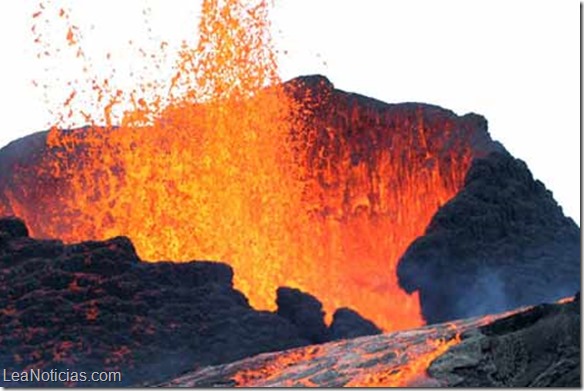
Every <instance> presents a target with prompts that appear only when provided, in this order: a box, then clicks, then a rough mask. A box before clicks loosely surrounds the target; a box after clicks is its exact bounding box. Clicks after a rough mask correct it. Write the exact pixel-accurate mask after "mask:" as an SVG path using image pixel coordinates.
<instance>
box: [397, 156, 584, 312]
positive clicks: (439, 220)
mask: <svg viewBox="0 0 584 391" xmlns="http://www.w3.org/2000/svg"><path fill="white" fill-rule="evenodd" d="M580 262H581V258H580V229H579V227H578V226H577V225H576V224H575V223H574V221H573V220H572V219H570V218H567V217H565V216H564V214H563V212H562V209H561V207H559V206H558V204H557V203H556V201H555V200H554V199H553V197H552V194H551V192H550V191H548V190H547V189H546V188H545V186H544V185H543V183H541V182H540V181H538V180H534V178H533V176H532V175H531V173H530V171H529V169H528V168H527V166H526V165H525V163H524V162H522V161H521V160H518V159H515V158H513V157H512V156H511V155H509V154H508V153H502V152H494V153H492V154H490V155H489V156H487V157H485V158H481V159H477V160H475V161H474V163H473V165H472V166H471V168H470V170H469V172H468V174H467V177H466V180H465V184H464V187H463V188H462V190H461V191H460V192H459V193H458V194H457V195H456V196H455V197H454V198H453V199H452V200H451V201H450V202H448V203H447V204H446V205H444V206H443V207H442V208H441V209H440V210H439V211H438V212H437V213H436V215H435V216H434V217H433V218H432V221H431V222H430V224H429V226H428V228H427V229H426V232H425V234H424V235H423V236H421V237H419V238H418V239H416V240H415V241H414V242H413V243H412V244H411V246H410V247H409V248H408V250H407V251H406V253H405V254H404V256H403V258H402V259H401V260H400V263H399V266H398V276H399V281H400V284H401V285H402V286H403V287H404V288H405V289H406V290H407V291H414V290H418V291H419V292H420V301H421V305H422V311H423V314H424V318H425V319H426V320H427V321H428V322H430V323H435V322H442V321H446V320H451V319H460V318H465V317H469V316H475V315H482V314H486V313H493V312H500V311H505V310H510V309H513V308H518V307H521V306H525V305H533V304H537V303H541V302H546V301H553V300H557V299H559V298H561V297H564V296H567V295H569V294H571V293H573V292H575V291H578V290H580ZM445 303H448V305H445Z"/></svg>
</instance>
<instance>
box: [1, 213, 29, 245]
mask: <svg viewBox="0 0 584 391" xmlns="http://www.w3.org/2000/svg"><path fill="white" fill-rule="evenodd" d="M27 236H28V228H26V225H25V224H24V222H23V221H22V220H21V219H19V218H17V217H5V218H3V219H1V220H0V240H4V241H6V242H7V241H8V240H9V239H14V238H24V237H27Z"/></svg>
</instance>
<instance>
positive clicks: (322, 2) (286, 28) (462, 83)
mask: <svg viewBox="0 0 584 391" xmlns="http://www.w3.org/2000/svg"><path fill="white" fill-rule="evenodd" d="M62 2H63V3H64V4H65V5H70V8H71V19H72V22H73V23H74V24H76V25H78V26H79V27H80V28H81V29H82V30H83V34H84V37H85V41H84V42H85V43H84V44H83V45H82V47H83V48H84V49H85V50H86V51H87V52H88V53H90V54H91V55H92V56H93V57H92V58H93V60H92V61H93V70H94V71H96V72H102V71H103V70H104V69H107V67H102V66H100V61H101V60H100V58H101V59H103V58H104V57H105V53H106V52H111V53H112V59H113V61H114V62H115V64H116V67H117V69H116V70H117V71H118V72H117V74H118V78H117V79H116V80H117V82H118V83H119V86H121V87H129V86H132V84H133V83H134V79H133V78H130V77H128V74H129V72H130V71H131V70H132V69H134V70H135V72H136V73H137V74H140V72H142V74H145V75H149V74H152V72H153V70H152V67H151V66H150V67H148V65H147V64H148V62H147V61H145V60H143V59H141V58H140V56H138V55H137V48H139V47H142V48H146V49H148V48H150V49H151V50H156V47H157V46H156V45H154V44H153V43H152V42H156V43H159V42H160V41H161V40H165V41H168V42H169V47H170V48H173V47H178V45H179V43H180V42H181V41H182V40H183V39H187V40H189V41H190V42H193V40H194V39H195V38H194V37H195V35H196V34H195V31H196V25H197V20H196V18H197V14H198V12H199V4H200V2H198V1H192V0H191V1H180V0H173V1H163V0H160V1H156V0H150V1H147V0H123V1H121V0H100V1H97V0H85V1H83V2H82V1H77V2H75V1H72V0H69V1H62ZM59 3H61V2H59V1H55V4H59ZM37 4H38V2H37V1H30V0H3V1H2V2H1V3H0V48H1V50H2V60H1V62H0V63H1V68H0V69H1V72H0V107H1V109H0V112H1V113H2V116H1V117H2V124H1V128H0V129H1V130H0V147H1V146H3V145H5V144H7V143H8V142H10V141H12V140H14V139H16V138H19V137H22V136H25V135H27V134H29V133H32V132H34V131H38V130H42V129H45V128H46V127H47V125H48V124H49V123H51V122H52V121H53V118H52V117H51V116H50V115H49V113H48V110H47V103H46V102H45V100H46V99H45V98H44V97H43V94H42V91H41V90H40V89H38V88H34V87H33V85H32V80H33V79H34V80H43V79H44V80H45V81H47V82H48V84H49V86H50V87H51V89H50V91H51V93H50V94H49V95H48V96H47V99H48V100H49V104H48V106H50V105H54V106H55V107H56V106H59V104H60V103H61V102H63V101H64V98H66V96H67V95H68V93H69V90H68V89H67V88H64V87H63V88H59V86H61V87H62V86H63V83H65V81H67V80H72V78H74V77H75V76H76V75H78V74H79V73H78V71H79V69H80V66H79V63H78V62H77V61H76V60H75V59H74V57H72V56H71V55H69V57H68V56H67V55H64V56H63V57H62V58H61V60H59V58H58V57H55V56H53V57H52V59H51V60H50V61H46V60H44V61H39V60H37V59H36V57H35V55H36V53H37V51H38V49H39V46H38V45H34V44H33V42H32V41H33V38H32V34H31V32H30V27H31V20H32V19H31V15H32V13H33V12H34V11H35V10H36V9H37V8H36V6H37ZM81 4H83V5H82V6H81ZM171 5H172V6H171ZM147 7H150V9H151V12H150V16H149V17H148V20H149V24H148V25H146V24H145V23H144V20H145V18H144V16H143V15H142V10H143V9H145V8H147ZM271 16H272V20H273V24H274V26H273V29H274V36H275V39H276V45H277V47H278V48H279V49H280V50H281V51H284V50H286V51H287V55H283V56H281V61H280V65H281V74H282V77H283V78H284V79H289V78H292V77H294V76H298V75H302V74H312V73H321V74H324V75H326V76H327V77H328V78H329V79H330V80H331V81H332V82H333V83H334V84H335V85H336V87H337V88H341V89H344V90H347V91H351V92H358V93H361V94H364V95H368V96H371V97H374V98H377V99H380V100H383V101H386V102H404V101H417V102H425V103H432V104H437V105H440V106H443V107H445V108H449V109H451V110H454V111H455V112H457V113H458V114H465V113H467V112H471V111H472V112H476V113H479V114H482V115H484V116H486V117H487V119H488V121H489V128H490V132H491V135H492V137H493V138H494V139H496V140H499V141H501V142H502V143H503V144H504V145H505V147H507V149H508V150H509V151H510V152H511V153H512V154H513V155H514V156H516V157H518V158H521V159H523V160H525V161H526V162H527V164H528V165H529V167H530V169H531V170H532V172H533V173H534V175H535V177H536V178H538V179H540V180H542V181H543V182H544V183H545V184H546V186H547V187H548V188H549V189H550V190H552V191H553V193H554V196H555V198H556V200H558V202H559V203H560V204H561V205H562V206H563V208H564V212H565V213H566V214H568V215H570V216H571V217H573V218H574V219H575V220H576V222H578V223H579V221H580V127H579V113H580V106H579V87H580V86H579V60H580V58H579V38H580V32H579V2H578V1H577V0H563V1H557V0H546V1H542V0H490V1H475V0H407V1H406V0H403V1H402V0H383V1H381V0H378V1H375V0H276V6H275V9H274V10H273V12H272V14H271ZM88 26H93V29H87V27H88ZM53 27H54V28H53ZM59 28H61V29H62V26H61V27H59V26H51V28H50V29H51V30H56V31H57V32H58V31H60V30H59ZM148 28H150V29H151V31H150V32H149V31H148ZM149 37H150V38H152V39H153V40H152V39H150V40H149ZM55 39H58V41H57V44H55V47H63V46H64V44H63V40H64V37H62V36H59V37H56V38H55ZM129 40H133V41H134V42H135V45H134V46H129V45H128V41H129ZM170 63H171V62H168V63H167V64H166V65H169V64H170ZM150 64H151V63H150ZM144 66H146V69H145V70H144V69H143V67H144ZM45 69H47V70H45ZM163 69H166V71H163V72H157V73H156V74H157V77H167V76H168V75H170V74H171V70H170V68H169V67H167V68H164V67H163ZM120 75H122V76H120ZM123 75H125V76H123ZM145 77H146V79H148V76H145ZM79 125H81V124H79Z"/></svg>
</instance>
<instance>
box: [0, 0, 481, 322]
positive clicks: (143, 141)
mask: <svg viewBox="0 0 584 391" xmlns="http://www.w3.org/2000/svg"><path fill="white" fill-rule="evenodd" d="M268 8H269V7H268V4H267V3H266V1H253V2H249V3H246V5H243V4H242V3H241V2H239V1H236V0H205V1H204V2H203V9H202V18H201V22H200V25H199V33H200V38H199V43H198V46H197V47H196V48H194V49H189V48H183V50H182V52H181V55H180V59H179V61H178V64H177V67H176V73H175V76H174V77H173V78H172V80H171V82H170V85H169V91H170V92H168V94H167V95H165V96H158V97H156V98H155V99H154V100H151V101H149V102H150V103H148V102H147V101H146V99H145V98H144V99H140V98H139V97H137V96H135V94H131V99H129V100H130V102H131V109H129V110H127V111H126V112H125V114H124V115H123V117H122V118H120V119H119V121H118V122H119V124H118V125H119V126H112V123H115V122H116V121H115V118H114V117H115V115H114V114H113V113H115V110H114V108H115V106H116V105H118V104H120V103H119V102H121V101H123V99H124V93H123V92H121V91H115V92H113V91H110V89H111V88H110V87H108V86H109V84H107V83H102V84H101V85H100V84H99V83H97V82H96V81H95V80H94V81H93V84H92V85H93V86H94V88H95V90H96V91H97V92H96V94H97V95H98V96H99V98H96V102H94V104H95V105H101V107H102V109H103V115H102V116H101V117H100V118H101V119H102V121H101V122H102V124H101V126H98V124H97V122H98V121H94V122H91V126H88V127H86V128H82V129H77V130H60V129H58V128H57V127H55V128H53V129H52V130H50V132H49V133H48V135H47V138H46V145H45V146H44V148H43V150H42V153H41V154H40V157H39V156H36V157H35V159H36V160H34V161H31V162H28V163H26V164H20V165H19V166H18V167H16V168H15V172H16V174H14V176H13V178H12V179H11V181H9V182H8V181H7V184H6V185H5V186H4V187H3V188H2V189H0V190H2V193H3V194H0V211H2V212H3V213H5V214H10V213H12V214H15V215H18V216H19V217H21V218H23V219H24V220H25V221H26V222H27V223H28V224H29V226H30V228H31V233H32V234H33V235H35V236H37V237H58V238H62V239H64V240H65V241H66V242H76V241H81V240H87V239H104V238H108V237H112V236H117V235H125V236H128V237H129V238H130V239H131V240H132V242H133V243H134V245H135V246H136V248H137V251H138V253H139V254H140V256H141V257H143V258H144V259H147V260H151V261H154V260H160V259H170V260H173V261H177V262H179V261H186V260H191V259H213V260H220V261H224V262H226V263H228V264H230V265H231V266H232V267H233V268H234V270H235V286H236V288H238V289H239V290H241V291H242V292H243V293H244V294H245V295H246V296H247V297H248V298H249V300H250V303H251V304H252V305H253V306H254V307H256V308H260V309H274V308H275V303H274V298H275V291H276V288H277V287H279V286H290V287H295V288H299V289H301V290H303V291H306V292H309V293H311V294H313V295H315V296H316V297H318V298H319V300H321V301H322V303H323V306H324V309H325V310H326V312H327V317H328V319H329V320H330V318H331V316H332V313H333V312H334V310H335V309H337V308H340V307H351V308H353V309H355V310H356V311H358V312H359V313H360V314H361V315H363V316H364V317H366V318H369V319H371V320H372V321H374V322H375V323H376V324H377V325H379V326H380V327H382V328H383V329H384V330H386V331H389V330H398V329H406V328H413V327H415V326H419V325H421V324H422V323H423V319H422V318H421V315H420V309H419V302H418V297H417V295H416V294H414V295H408V294H406V293H405V292H403V291H402V290H401V289H400V287H399V286H398V283H397V278H396V265H397V261H398V259H399V257H400V256H401V254H402V253H403V252H404V251H405V250H406V248H407V246H408V245H409V244H410V243H411V242H412V241H413V240H414V239H415V238H416V237H418V236H419V235H421V234H422V233H423V232H424V229H425V227H426V225H427V223H428V222H429V221H430V218H431V217H432V216H433V214H434V213H435V211H436V210H437V208H439V207H440V206H441V205H443V204H444V203H445V202H447V201H448V200H449V199H450V198H451V197H452V196H454V195H455V194H456V192H457V191H458V190H459V189H460V187H461V186H462V183H463V180H464V175H465V173H466V171H467V169H468V167H469V165H470V162H471V160H472V159H473V158H474V157H475V156H476V155H477V154H478V153H480V151H478V149H477V147H476V145H477V137H478V136H477V133H480V131H482V130H480V131H477V130H476V129H477V128H480V129H482V128H481V126H482V125H481V124H480V121H478V122H477V119H476V118H475V117H472V116H471V117H466V116H465V117H458V116H456V115H454V114H453V113H451V112H448V111H446V110H442V109H439V108H436V107H432V106H424V105H415V104H410V105H404V106H399V105H385V104H382V103H381V102H377V101H374V100H371V99H368V98H365V97H360V96H357V95H352V94H347V93H344V92H342V91H339V90H336V89H334V88H333V86H332V84H330V83H329V82H328V81H327V80H326V79H324V78H320V77H309V78H299V79H295V80H293V81H291V82H288V83H281V81H280V80H279V78H278V69H277V64H276V59H275V52H274V49H273V47H272V44H271V42H270V23H269V19H268V16H267V13H268ZM50 11H51V10H50V9H49V8H48V7H44V8H43V9H42V12H44V13H47V14H48V13H49V12H50ZM53 11H54V10H53ZM39 12H40V11H39ZM67 15H68V14H67ZM68 31H69V32H70V33H69V32H68V33H67V38H68V41H67V45H69V46H73V47H77V46H78V45H80V41H81V40H80V39H79V38H78V37H76V36H75V34H74V33H75V32H76V31H77V30H76V29H73V30H71V29H69V30H68ZM79 53H80V56H81V57H83V52H82V51H79ZM107 93H110V95H111V99H109V100H108V99H107V97H105V98H104V95H105V94H107ZM152 102H154V103H152ZM75 104H80V105H83V104H84V103H83V102H77V101H76V97H75V94H74V93H72V94H71V96H70V97H69V99H67V101H66V104H65V107H64V108H63V110H64V112H66V113H71V110H73V109H72V107H74V106H75ZM75 110H77V111H79V112H83V107H81V108H79V109H75ZM75 110H73V112H75ZM479 144H480V143H479ZM477 151H478V152H477ZM2 199H5V200H6V201H5V204H6V205H1V201H2Z"/></svg>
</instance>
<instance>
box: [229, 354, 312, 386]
mask: <svg viewBox="0 0 584 391" xmlns="http://www.w3.org/2000/svg"><path fill="white" fill-rule="evenodd" d="M318 356H319V351H318V348H317V347H308V348H302V349H295V350H291V351H287V352H282V353H278V354H277V355H273V356H272V357H270V358H269V359H267V360H265V361H264V362H262V364H261V366H258V367H254V368H249V369H245V370H242V371H239V372H237V373H235V375H233V376H232V377H231V379H232V380H233V381H235V383H236V385H237V386H238V387H246V386H252V387H253V386H254V383H255V382H258V381H259V382H266V381H269V380H271V379H273V378H275V377H278V376H279V375H281V374H282V372H283V371H284V370H285V369H286V368H288V367H290V366H293V365H296V364H297V363H299V362H302V361H310V360H313V359H315V358H316V357H318ZM304 380H305V381H309V380H308V379H304ZM255 385H257V384H255ZM307 386H308V387H310V386H314V384H310V385H309V384H307Z"/></svg>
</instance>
